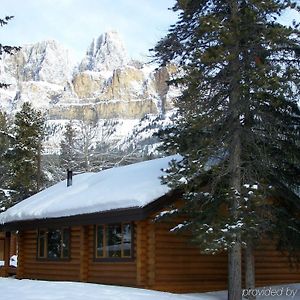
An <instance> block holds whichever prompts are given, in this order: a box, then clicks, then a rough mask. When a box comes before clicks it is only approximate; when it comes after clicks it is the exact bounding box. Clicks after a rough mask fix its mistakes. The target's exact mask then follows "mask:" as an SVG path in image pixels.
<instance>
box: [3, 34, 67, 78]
mask: <svg viewBox="0 0 300 300" xmlns="http://www.w3.org/2000/svg"><path fill="white" fill-rule="evenodd" d="M2 63H3V69H4V73H6V74H7V75H8V76H10V77H11V78H14V80H16V81H45V82H49V83H55V84H62V83H65V82H67V81H68V80H69V79H70V76H71V72H72V66H71V63H70V59H69V52H68V50H67V49H65V48H64V47H63V46H62V45H60V44H59V43H58V42H57V41H54V40H48V41H42V42H38V43H35V44H31V45H24V46H23V47H22V48H21V50H20V51H18V52H17V53H16V54H15V55H12V56H9V55H7V56H6V57H4V59H3V62H2ZM14 80H13V81H14ZM11 83H14V82H11Z"/></svg>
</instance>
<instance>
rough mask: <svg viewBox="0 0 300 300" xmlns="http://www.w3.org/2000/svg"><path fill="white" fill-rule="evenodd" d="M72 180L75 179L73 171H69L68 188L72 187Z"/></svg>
mask: <svg viewBox="0 0 300 300" xmlns="http://www.w3.org/2000/svg"><path fill="white" fill-rule="evenodd" d="M72 179H73V171H72V170H69V169H68V170H67V186H71V185H72Z"/></svg>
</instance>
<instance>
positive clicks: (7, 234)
mask: <svg viewBox="0 0 300 300" xmlns="http://www.w3.org/2000/svg"><path fill="white" fill-rule="evenodd" d="M10 241H11V233H10V232H9V231H6V232H5V235H4V253H3V256H4V267H3V270H2V274H3V276H4V277H7V276H8V275H9V266H10Z"/></svg>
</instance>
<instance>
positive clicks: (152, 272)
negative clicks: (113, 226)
mask: <svg viewBox="0 0 300 300" xmlns="http://www.w3.org/2000/svg"><path fill="white" fill-rule="evenodd" d="M140 227H141V229H140V232H141V234H142V238H140V239H141V240H142V242H141V244H142V247H141V250H140V253H141V254H142V258H140V262H139V260H138V263H137V265H138V266H140V267H139V268H140V269H141V270H143V271H142V273H141V274H142V275H141V276H140V278H141V279H140V282H141V283H142V284H145V287H147V288H151V289H156V290H162V291H170V292H205V291H214V290H223V289H227V253H223V254H218V255H203V254H200V251H199V250H198V249H197V247H196V246H195V245H192V244H191V243H190V242H189V236H188V235H186V236H182V235H179V234H176V233H172V232H170V228H172V227H174V224H172V223H167V222H164V223H162V222H156V223H153V222H152V221H151V220H150V219H149V220H148V221H146V222H141V225H140ZM154 240H155V242H153V241H154ZM146 243H147V246H145V245H146ZM147 249H148V251H147ZM255 265H256V285H257V286H267V285H271V284H272V285H276V284H285V283H295V282H300V269H297V268H295V266H293V267H292V266H291V264H290V263H289V260H288V257H287V256H285V255H283V254H282V253H281V252H279V251H276V250H275V245H274V243H272V242H270V241H265V242H264V243H263V245H262V246H261V247H259V248H258V249H257V250H256V252H255ZM243 271H244V270H243Z"/></svg>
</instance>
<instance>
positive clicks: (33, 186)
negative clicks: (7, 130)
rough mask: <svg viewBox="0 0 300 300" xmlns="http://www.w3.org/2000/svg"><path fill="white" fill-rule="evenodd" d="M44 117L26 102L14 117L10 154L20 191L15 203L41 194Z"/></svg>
mask: <svg viewBox="0 0 300 300" xmlns="http://www.w3.org/2000/svg"><path fill="white" fill-rule="evenodd" d="M44 123H45V118H44V116H43V114H42V113H41V112H40V111H38V110H35V109H34V108H33V107H32V105H31V104H30V103H29V102H25V103H24V104H23V105H22V107H21V110H20V111H19V112H18V113H17V114H16V116H15V122H14V125H15V127H14V130H15V141H14V144H13V147H12V150H11V151H10V154H9V155H10V161H11V171H12V182H11V188H12V189H14V190H15V191H17V195H16V197H15V202H18V201H21V200H23V199H25V198H27V197H29V196H31V195H33V194H35V193H37V192H38V191H39V190H40V187H41V183H42V181H43V179H44V176H43V174H42V170H41V153H42V141H43V138H44Z"/></svg>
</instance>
